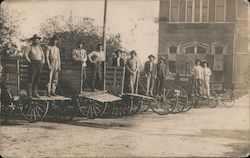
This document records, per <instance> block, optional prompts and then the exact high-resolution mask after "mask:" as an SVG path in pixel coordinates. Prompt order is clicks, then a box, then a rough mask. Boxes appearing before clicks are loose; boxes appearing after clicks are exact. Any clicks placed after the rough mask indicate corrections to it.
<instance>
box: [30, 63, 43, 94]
mask: <svg viewBox="0 0 250 158" xmlns="http://www.w3.org/2000/svg"><path fill="white" fill-rule="evenodd" d="M42 67H43V63H42V61H41V60H32V61H31V63H29V65H28V72H29V81H28V94H29V96H31V95H32V94H34V93H37V89H38V86H39V83H40V75H41V72H42Z"/></svg>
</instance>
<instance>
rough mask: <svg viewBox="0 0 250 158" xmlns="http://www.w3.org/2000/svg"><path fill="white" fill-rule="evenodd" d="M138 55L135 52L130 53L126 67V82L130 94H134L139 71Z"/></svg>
mask: <svg viewBox="0 0 250 158" xmlns="http://www.w3.org/2000/svg"><path fill="white" fill-rule="evenodd" d="M136 55H137V53H136V52H135V50H132V51H131V52H130V58H129V59H128V61H127V65H126V82H127V83H128V84H127V85H128V92H129V93H134V92H135V91H134V86H135V82H136V74H137V71H138V69H139V63H138V59H136Z"/></svg>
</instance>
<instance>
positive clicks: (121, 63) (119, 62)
mask: <svg viewBox="0 0 250 158" xmlns="http://www.w3.org/2000/svg"><path fill="white" fill-rule="evenodd" d="M115 55H116V57H115V58H114V59H113V62H112V65H113V66H125V61H124V59H123V58H122V57H121V56H122V51H121V50H120V49H118V50H116V51H115Z"/></svg>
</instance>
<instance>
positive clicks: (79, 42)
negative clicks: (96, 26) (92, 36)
mask: <svg viewBox="0 0 250 158" xmlns="http://www.w3.org/2000/svg"><path fill="white" fill-rule="evenodd" d="M76 44H77V45H80V44H83V45H85V42H84V41H83V40H79V41H77V42H76Z"/></svg>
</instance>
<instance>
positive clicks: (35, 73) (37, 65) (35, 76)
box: [25, 34, 45, 98]
mask: <svg viewBox="0 0 250 158" xmlns="http://www.w3.org/2000/svg"><path fill="white" fill-rule="evenodd" d="M40 39H41V37H39V36H38V35H36V34H35V35H34V36H33V37H31V38H30V40H31V41H32V44H31V46H29V47H27V50H26V53H25V58H26V60H27V61H28V62H29V81H28V96H30V97H31V96H32V97H35V98H38V97H39V95H38V93H37V89H38V86H39V83H40V75H41V71H42V67H43V64H44V62H45V57H44V52H43V49H42V47H41V45H40Z"/></svg>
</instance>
